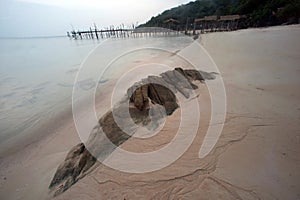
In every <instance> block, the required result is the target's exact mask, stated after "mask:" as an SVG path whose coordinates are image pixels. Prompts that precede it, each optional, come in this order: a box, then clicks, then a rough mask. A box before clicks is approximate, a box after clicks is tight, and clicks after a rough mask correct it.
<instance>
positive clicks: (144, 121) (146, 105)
mask: <svg viewBox="0 0 300 200" xmlns="http://www.w3.org/2000/svg"><path fill="white" fill-rule="evenodd" d="M215 74H216V73H213V72H212V73H207V72H202V71H197V70H183V69H182V68H175V69H174V70H171V71H167V72H164V73H162V74H161V75H160V76H149V77H147V78H146V79H143V80H141V81H140V82H137V83H135V84H134V85H133V86H132V87H130V88H129V89H128V90H127V101H124V102H120V104H119V105H116V106H115V107H114V108H112V110H110V111H108V112H107V113H106V114H105V115H104V116H102V117H101V119H100V120H99V123H98V125H97V126H95V127H94V129H93V131H92V132H91V134H90V136H89V139H88V142H87V143H86V144H83V143H80V144H78V145H76V146H75V147H73V148H72V149H71V150H70V152H69V153H68V155H67V157H66V158H65V160H64V161H63V163H62V164H61V165H60V166H59V167H58V169H57V171H56V173H55V175H54V178H53V180H52V181H51V183H50V185H49V189H50V191H51V192H52V193H53V195H54V196H56V195H58V194H60V193H62V192H64V191H65V190H67V189H68V188H70V187H71V186H72V185H73V184H74V183H76V182H77V181H78V180H79V179H80V178H82V177H84V176H85V175H86V174H87V173H89V169H90V168H91V167H92V166H93V165H94V164H95V163H96V161H97V159H98V160H100V161H103V160H104V159H105V158H107V156H108V155H110V154H111V153H112V152H113V151H114V149H115V148H116V147H117V146H119V145H121V144H122V143H123V142H125V141H126V140H127V139H129V138H130V137H131V135H133V134H134V133H135V131H136V129H137V127H138V126H147V125H149V123H150V122H151V119H150V117H149V116H150V115H151V114H152V115H153V114H154V115H157V116H156V117H154V118H152V120H153V119H160V118H161V117H164V116H166V115H171V114H172V113H173V112H174V111H175V110H176V109H177V108H178V107H179V105H178V104H177V98H176V96H175V93H176V92H177V91H178V92H179V93H181V94H182V95H183V96H184V97H186V98H189V97H190V94H191V91H192V90H193V89H196V88H198V87H197V86H196V85H195V84H193V81H197V80H198V81H201V82H203V81H204V80H205V79H209V80H210V79H214V78H215ZM128 101H129V104H128ZM128 105H129V106H128ZM156 105H158V106H156ZM161 107H163V108H164V110H165V113H166V115H163V114H162V113H161V112H162V111H161ZM128 113H129V115H128ZM152 117H153V116H152ZM116 118H117V119H118V120H116ZM132 122H133V123H134V124H133V123H132Z"/></svg>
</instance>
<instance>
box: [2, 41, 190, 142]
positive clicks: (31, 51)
mask: <svg viewBox="0 0 300 200" xmlns="http://www.w3.org/2000/svg"><path fill="white" fill-rule="evenodd" d="M191 42H192V40H191V39H190V38H186V37H177V38H175V37H169V38H168V37H166V38H164V37H161V38H127V39H108V40H105V41H101V40H99V41H97V40H70V39H69V38H66V37H61V38H33V39H0V119H1V120H0V144H3V143H4V142H5V141H7V140H9V139H11V138H13V137H15V136H22V133H23V134H24V133H25V132H26V131H27V132H28V131H29V132H30V131H31V130H33V128H36V127H37V126H38V125H40V124H42V123H43V122H45V121H47V120H48V119H49V118H51V117H55V115H57V114H58V113H59V112H61V111H63V110H64V109H65V108H67V107H69V106H70V105H71V103H72V91H73V89H74V88H79V89H80V90H81V91H82V95H80V96H84V94H85V91H89V90H92V89H94V88H95V87H96V86H97V85H98V84H102V83H105V82H107V81H108V80H109V79H113V78H118V76H120V73H121V72H122V71H124V69H125V68H126V67H128V66H129V65H133V64H139V63H142V62H143V59H144V60H145V59H148V60H149V59H152V58H154V57H157V56H159V55H160V54H161V53H162V51H160V50H158V49H163V50H167V51H170V52H177V51H178V50H180V49H182V48H183V47H185V46H187V45H189V44H190V43H191ZM100 43H101V45H100V46H99V44H100ZM145 46H146V47H147V46H155V47H157V48H158V49H151V48H150V49H147V48H145ZM96 47H97V48H96ZM95 48H96V49H95ZM141 49H142V50H141ZM92 50H94V51H93V53H92V54H91V51H92ZM124 51H127V52H131V54H130V56H126V57H124V59H121V60H120V62H118V63H117V65H115V66H114V67H110V68H109V70H107V71H105V74H104V77H102V78H101V79H99V71H101V70H102V71H103V70H104V68H107V65H108V64H109V62H110V61H112V60H114V59H116V55H118V54H120V56H121V54H122V53H123V52H124ZM118 52H119V53H118ZM90 55H93V56H90ZM87 57H89V59H85V58H87ZM83 62H85V63H84V66H85V67H86V66H89V67H88V69H87V70H84V72H83V70H80V69H81V68H80V67H81V66H82V63H83ZM78 72H81V73H86V74H85V75H83V76H82V74H81V76H79V80H78V81H77V82H76V83H75V78H76V75H77V73H78ZM80 77H84V78H80Z"/></svg>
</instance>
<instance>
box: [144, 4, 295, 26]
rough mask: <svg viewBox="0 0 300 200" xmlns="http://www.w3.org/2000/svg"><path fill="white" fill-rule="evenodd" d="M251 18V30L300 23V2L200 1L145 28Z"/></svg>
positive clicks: (154, 19) (173, 11)
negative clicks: (197, 20) (206, 19)
mask: <svg viewBox="0 0 300 200" xmlns="http://www.w3.org/2000/svg"><path fill="white" fill-rule="evenodd" d="M233 14H241V15H247V26H254V27H259V26H269V25H278V24H283V23H287V24H290V23H298V21H299V17H300V0H197V1H193V2H190V3H188V4H185V5H181V6H178V7H175V8H172V9H170V10H166V11H164V12H163V13H161V14H159V15H157V16H156V17H152V18H151V19H150V20H149V21H148V22H147V23H145V24H142V25H141V26H143V27H145V26H146V27H150V26H160V27H163V26H164V21H165V20H168V19H170V18H172V19H174V20H177V21H178V23H180V24H185V23H192V22H193V21H194V19H195V18H202V17H204V16H210V15H219V16H220V15H233Z"/></svg>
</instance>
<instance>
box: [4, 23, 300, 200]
mask: <svg viewBox="0 0 300 200" xmlns="http://www.w3.org/2000/svg"><path fill="white" fill-rule="evenodd" d="M299 35H300V26H299V25H297V26H281V27H272V28H264V29H248V30H240V31H235V32H226V33H211V34H206V35H201V37H200V38H199V39H198V40H199V42H200V43H201V44H203V46H204V47H205V48H206V49H207V51H208V52H209V53H210V55H211V57H212V58H213V59H214V61H215V62H216V64H217V66H218V68H219V70H220V74H219V75H217V77H216V79H218V78H220V77H222V78H223V81H224V84H225V88H226V95H227V116H226V120H225V122H224V128H223V132H222V135H221V137H220V139H219V140H218V142H217V144H216V145H215V147H214V149H213V151H211V152H210V153H209V155H208V156H206V157H205V158H203V159H199V156H198V153H199V149H200V147H201V144H202V142H203V138H204V137H205V133H206V131H207V129H208V128H209V121H210V118H211V114H210V113H211V107H210V105H211V101H210V94H209V92H208V89H207V86H206V84H201V83H199V82H197V83H195V85H197V87H198V88H197V89H195V93H196V96H193V97H190V98H191V99H193V100H196V101H197V102H198V104H199V107H200V108H201V118H200V121H199V122H197V123H199V128H198V131H197V135H196V137H195V139H194V141H193V143H192V145H191V146H190V147H189V148H188V150H187V151H186V152H185V153H184V154H183V155H182V156H181V157H180V158H179V159H178V160H176V161H175V162H174V163H173V164H171V165H169V166H167V167H165V168H163V169H161V170H158V171H154V172H148V173H142V174H136V173H125V172H120V171H117V170H113V169H111V168H108V167H106V166H105V165H103V164H101V163H98V162H97V163H96V164H95V165H94V166H93V167H92V168H91V169H90V171H89V173H87V174H86V175H85V176H84V177H83V178H82V179H80V180H79V181H78V182H77V183H75V184H74V185H72V187H70V188H69V189H68V190H66V191H65V192H63V193H62V194H60V195H57V196H56V197H54V199H270V200H271V199H300V171H299V169H300V148H299V146H300V92H299V91H300V90H299V86H300V78H299V77H300V53H299V52H300V40H299ZM185 51H186V52H189V53H190V54H192V55H193V56H197V53H196V52H194V51H193V49H189V48H187V49H185ZM182 67H183V68H185V67H186V66H182ZM203 70H204V71H205V69H203ZM212 81H214V80H212ZM106 84H107V90H109V89H111V87H113V85H110V84H111V83H109V82H108V83H106ZM103 93H104V94H105V91H103ZM105 98H107V97H106V96H103V98H102V100H103V103H99V102H97V105H96V109H104V110H105V109H107V108H109V106H110V105H109V104H108V103H104V102H106V101H104V100H105ZM179 98H182V99H183V102H185V103H184V105H180V108H183V107H184V108H185V109H187V110H191V113H192V111H193V110H194V108H193V107H192V104H190V103H189V100H185V99H186V98H185V97H184V95H182V94H180V95H179ZM180 108H179V109H176V110H175V111H174V112H173V113H172V115H170V116H168V117H167V120H166V121H165V124H164V127H163V128H162V129H161V130H160V133H162V134H157V135H155V136H154V137H151V138H150V140H146V139H145V140H144V139H137V138H134V137H133V138H129V139H128V140H127V141H126V142H124V143H122V144H121V145H120V147H121V148H123V149H126V150H128V151H133V152H150V151H153V150H156V149H159V148H161V147H164V146H165V145H166V144H168V143H169V142H170V141H171V140H172V138H173V137H174V134H175V133H176V130H177V129H178V124H180V119H181V118H180V115H181V109H180ZM66 116H68V117H63V118H61V119H64V120H61V123H62V124H61V125H60V126H58V125H57V126H53V127H52V128H48V129H47V132H49V134H48V135H47V136H45V137H43V138H41V139H39V140H37V141H36V142H35V143H32V144H31V145H29V146H27V147H25V148H24V149H23V150H22V151H18V152H17V153H10V154H7V155H1V163H0V169H1V171H0V172H1V182H0V199H53V197H52V194H51V193H49V189H48V186H49V184H50V182H51V180H52V178H53V176H54V174H55V172H56V170H57V167H58V166H59V164H60V163H62V161H63V160H64V159H65V157H66V155H67V153H68V152H69V150H70V149H71V148H72V147H73V146H75V145H77V144H78V143H80V142H81V141H80V140H79V138H78V135H77V134H76V130H75V126H74V122H73V121H72V116H71V114H70V113H69V114H66ZM83 117H84V114H83ZM192 119H193V116H191V120H189V121H188V123H190V124H188V125H186V126H185V127H183V133H184V134H186V135H188V134H189V133H190V127H191V126H192V125H193V123H195V122H194V121H193V120H192ZM211 126H214V125H211ZM183 142H185V141H184V140H183ZM108 159H113V157H112V158H108ZM124 159H125V158H124ZM125 161H126V160H125ZM120 163H124V162H122V160H120ZM138 164H139V163H137V165H138ZM153 164H154V165H155V163H153ZM125 167H126V166H125Z"/></svg>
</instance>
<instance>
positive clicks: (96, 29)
mask: <svg viewBox="0 0 300 200" xmlns="http://www.w3.org/2000/svg"><path fill="white" fill-rule="evenodd" d="M94 27H95V35H96V38H97V40H98V39H99V37H98V33H97V31H98V30H97V26H96V24H95V23H94Z"/></svg>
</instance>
